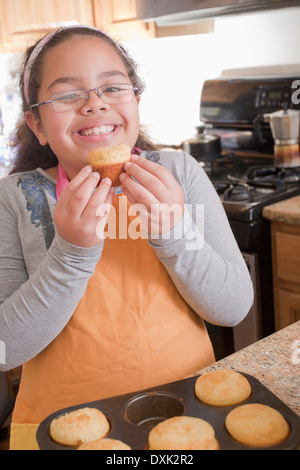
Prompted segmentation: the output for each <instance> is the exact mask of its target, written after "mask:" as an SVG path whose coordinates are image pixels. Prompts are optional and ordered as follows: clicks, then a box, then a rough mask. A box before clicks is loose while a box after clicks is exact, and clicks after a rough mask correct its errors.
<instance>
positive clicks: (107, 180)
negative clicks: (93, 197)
mask: <svg viewBox="0 0 300 470" xmlns="http://www.w3.org/2000/svg"><path fill="white" fill-rule="evenodd" d="M102 183H105V184H109V185H111V179H110V178H103V180H102Z"/></svg>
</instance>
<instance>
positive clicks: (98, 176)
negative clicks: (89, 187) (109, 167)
mask: <svg viewBox="0 0 300 470" xmlns="http://www.w3.org/2000/svg"><path fill="white" fill-rule="evenodd" d="M92 176H94V177H95V178H97V180H98V179H99V178H100V175H99V173H98V171H94V172H93V173H92Z"/></svg>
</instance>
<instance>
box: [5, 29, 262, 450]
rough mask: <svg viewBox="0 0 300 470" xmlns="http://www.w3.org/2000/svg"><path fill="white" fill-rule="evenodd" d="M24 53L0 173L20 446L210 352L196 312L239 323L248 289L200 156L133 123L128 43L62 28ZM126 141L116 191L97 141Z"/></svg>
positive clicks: (136, 84) (195, 366)
mask: <svg viewBox="0 0 300 470" xmlns="http://www.w3.org/2000/svg"><path fill="white" fill-rule="evenodd" d="M24 65H25V70H24V72H23V73H22V76H21V80H20V84H21V93H22V98H23V109H24V116H25V120H26V122H25V121H24V122H23V123H21V124H20V125H19V128H18V133H17V142H16V148H17V153H18V156H17V159H16V161H15V164H14V168H13V170H12V172H11V175H9V176H8V177H6V178H4V179H2V180H1V181H0V221H1V222H0V224H1V230H0V261H1V262H0V286H1V289H0V303H1V306H0V332H1V333H0V340H1V341H2V342H3V344H5V347H6V351H5V352H6V354H5V358H6V360H5V364H2V365H1V370H9V369H11V368H14V367H17V366H19V365H21V364H23V374H22V380H21V385H20V390H19V394H18V397H17V400H16V404H15V409H14V413H13V424H12V427H11V447H12V448H36V447H37V444H36V442H35V440H34V436H35V430H36V427H37V425H38V424H39V423H40V422H41V421H42V420H43V419H44V418H45V417H46V416H48V415H49V414H51V413H52V412H54V411H56V410H58V409H61V408H64V407H67V406H72V405H76V404H80V403H84V402H89V401H93V400H98V399H102V398H106V397H110V396H114V395H118V394H124V393H128V392H133V391H137V390H141V389H144V388H148V387H151V386H156V385H159V384H163V383H167V382H171V381H175V380H179V379H182V378H184V377H186V376H189V375H191V374H193V373H195V372H196V371H198V370H199V369H201V368H204V367H206V366H208V365H209V364H211V363H213V362H214V354H213V350H212V346H211V343H210V340H209V337H208V335H207V332H206V329H205V326H204V322H203V320H206V321H208V322H211V323H214V324H218V325H224V326H234V325H236V324H237V323H239V322H240V321H241V320H242V319H243V318H244V317H245V315H246V314H247V312H248V311H249V309H250V307H251V304H252V295H253V292H252V285H251V281H250V277H249V274H248V270H247V267H246V265H245V264H244V261H243V258H242V256H241V254H240V252H239V249H238V247H237V245H236V242H235V240H234V237H233V235H232V233H231V231H230V227H229V224H228V222H227V218H226V215H225V213H224V211H223V208H222V205H221V203H220V201H219V198H218V196H217V194H216V193H215V191H214V189H213V187H212V185H211V183H210V181H209V180H208V178H207V177H206V175H205V173H204V172H203V170H202V169H201V168H200V166H199V165H198V163H197V162H196V161H195V160H194V159H193V158H192V157H190V156H189V155H186V154H184V153H180V152H167V151H165V152H161V151H158V149H156V148H155V146H153V144H151V143H150V142H149V140H148V139H147V138H146V137H145V135H144V134H143V132H142V131H141V130H140V126H139V112H138V108H139V101H140V96H141V93H142V90H143V86H142V83H141V82H140V80H139V78H138V76H137V74H136V67H135V63H134V62H133V61H132V60H131V59H130V58H129V57H128V55H127V53H126V51H125V50H124V49H123V48H122V47H121V46H119V45H117V44H116V43H115V42H114V41H113V40H112V39H111V38H109V37H108V36H107V35H105V34H104V33H102V32H101V31H99V30H96V29H94V28H88V27H69V28H63V29H60V30H58V31H57V32H54V33H51V34H50V35H48V36H46V37H45V38H44V39H43V40H42V41H40V42H39V43H38V44H37V45H36V46H35V47H32V48H30V49H29V50H28V51H27V54H26V57H25V63H24ZM121 142H123V143H126V144H128V145H130V147H131V148H132V149H133V150H132V160H131V162H128V163H127V164H126V165H125V169H124V173H123V174H122V175H121V177H120V180H121V186H120V188H119V190H118V191H117V194H115V189H114V188H111V182H110V180H108V179H103V180H101V175H99V174H98V173H95V172H92V169H91V167H90V166H89V165H88V155H89V153H90V152H91V151H92V150H95V149H96V148H98V147H100V146H104V147H110V146H113V145H115V144H119V143H121ZM138 149H142V150H138ZM99 180H100V183H99ZM134 206H135V207H138V208H139V213H140V219H137V218H136V215H135V214H134V213H133V211H132V210H131V209H132V207H134ZM103 207H105V211H102V212H101V210H100V212H99V208H100V209H101V208H103ZM173 207H175V208H176V210H174V211H173V210H171V208H173ZM203 207H204V221H203V219H202V217H200V216H199V214H200V215H202V213H203V211H202V210H200V211H199V210H198V209H199V208H200V209H201V208H202V209H203ZM152 208H156V210H152ZM157 208H158V209H159V210H157ZM106 222H107V226H108V227H110V228H111V227H113V230H108V232H107V233H106V232H105V233H104V232H103V227H104V226H105V224H106ZM140 222H141V224H142V225H143V230H140V229H139V228H138V227H139V225H138V224H139V223H140ZM203 226H204V233H203ZM101 227H102V228H101ZM124 227H125V228H127V233H124ZM132 227H135V231H134V230H132ZM179 228H180V229H179ZM129 229H131V230H129ZM109 234H111V236H109Z"/></svg>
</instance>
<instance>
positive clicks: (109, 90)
mask: <svg viewBox="0 0 300 470" xmlns="http://www.w3.org/2000/svg"><path fill="white" fill-rule="evenodd" d="M118 91H122V88H117V87H116V86H110V87H107V88H104V89H103V93H116V92H118Z"/></svg>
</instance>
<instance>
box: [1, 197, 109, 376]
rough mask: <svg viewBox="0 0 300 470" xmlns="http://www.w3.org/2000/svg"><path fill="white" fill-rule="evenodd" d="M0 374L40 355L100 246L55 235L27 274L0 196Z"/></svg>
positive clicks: (71, 307) (64, 319)
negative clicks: (82, 243)
mask: <svg viewBox="0 0 300 470" xmlns="http://www.w3.org/2000/svg"><path fill="white" fill-rule="evenodd" d="M0 221H1V230H0V286H1V289H0V342H1V351H2V354H1V356H0V371H6V370H10V369H12V368H14V367H17V366H19V365H21V364H24V363H25V362H27V361H28V360H30V359H32V358H33V357H34V356H36V355H37V354H38V353H39V352H41V351H42V350H43V349H44V348H45V347H46V346H48V344H50V343H51V342H52V341H53V340H54V338H56V336H57V335H58V334H59V333H60V332H61V331H62V329H63V328H64V327H65V325H66V324H67V323H68V321H69V319H70V318H71V316H72V314H73V313H74V311H75V309H76V306H77V304H78V302H79V301H80V299H81V297H82V295H83V294H84V291H85V289H86V285H87V282H88V279H89V278H90V277H91V276H92V274H93V273H94V269H95V265H96V264H97V262H98V260H99V258H100V256H101V251H102V245H98V246H97V247H93V248H81V247H77V246H75V245H72V244H70V243H68V242H67V241H65V240H63V239H62V238H61V237H60V236H59V235H58V234H56V235H55V237H54V240H53V242H52V245H51V247H50V249H49V250H48V251H47V252H46V254H45V257H44V258H43V259H42V260H41V262H40V264H39V265H38V268H37V270H36V271H35V272H34V273H33V274H32V275H31V276H28V274H27V270H26V266H25V263H24V259H23V254H22V245H21V241H20V239H19V233H18V227H17V224H18V221H17V217H16V216H15V214H14V213H13V211H12V210H10V209H9V208H8V206H7V204H5V201H4V200H3V198H0Z"/></svg>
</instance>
